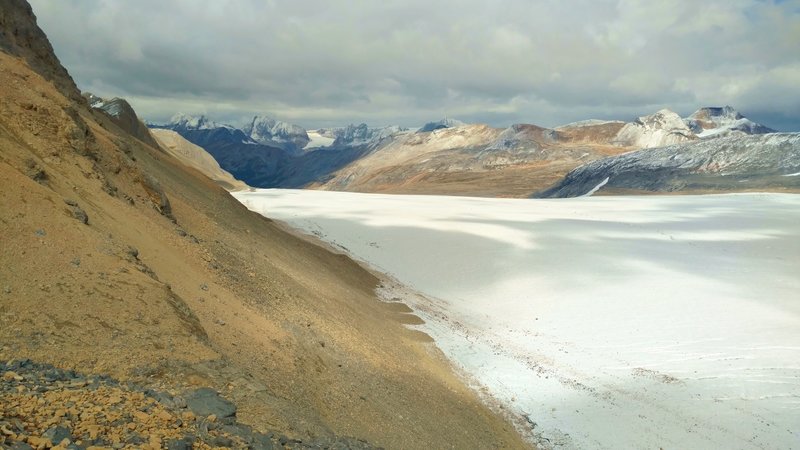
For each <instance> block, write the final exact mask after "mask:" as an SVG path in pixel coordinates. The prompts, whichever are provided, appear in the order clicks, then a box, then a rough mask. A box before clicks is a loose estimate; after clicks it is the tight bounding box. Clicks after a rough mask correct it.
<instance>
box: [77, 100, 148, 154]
mask: <svg viewBox="0 0 800 450" xmlns="http://www.w3.org/2000/svg"><path fill="white" fill-rule="evenodd" d="M82 96H83V98H85V99H86V102H87V103H89V106H91V107H92V108H94V109H96V110H99V111H102V112H103V113H105V114H106V115H107V116H108V118H109V119H111V121H112V122H113V123H114V124H116V125H117V126H118V127H120V128H121V129H122V130H123V131H125V132H127V133H128V134H130V135H131V136H133V137H135V138H136V139H139V140H140V141H142V142H144V143H145V144H147V145H150V146H151V147H153V148H160V147H159V146H158V143H157V142H156V140H155V138H154V137H153V135H152V134H150V130H149V129H148V128H147V125H145V124H144V122H142V121H141V120H140V119H139V117H138V116H137V115H136V111H134V110H133V108H132V107H131V105H130V104H129V103H128V102H127V101H126V100H125V99H122V98H119V97H114V98H112V99H104V98H100V97H98V96H96V95H94V94H92V93H91V92H84V93H82Z"/></svg>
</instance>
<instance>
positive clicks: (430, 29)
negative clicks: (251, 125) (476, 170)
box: [31, 0, 800, 130]
mask: <svg viewBox="0 0 800 450" xmlns="http://www.w3.org/2000/svg"><path fill="white" fill-rule="evenodd" d="M31 3H32V5H33V8H34V12H35V13H36V15H37V17H38V18H39V23H40V26H41V27H42V28H43V29H44V30H45V32H46V33H47V34H48V36H49V37H50V40H51V41H52V43H53V46H54V47H55V49H56V52H57V54H58V56H59V58H60V59H61V61H62V63H63V64H64V65H65V66H66V67H67V69H68V70H69V71H70V73H71V74H72V75H73V77H74V78H75V81H76V82H77V83H78V85H79V86H80V87H81V88H82V89H84V90H89V91H92V92H94V93H96V94H98V95H102V96H115V95H116V96H123V97H126V98H127V99H128V100H129V101H130V102H131V103H132V104H133V106H134V108H136V110H137V112H139V113H140V115H142V116H144V117H146V118H148V119H150V120H156V121H161V120H165V119H167V118H168V117H169V116H171V115H172V114H173V113H175V112H178V111H183V112H187V113H196V112H205V113H208V114H211V115H212V116H213V117H214V118H216V119H221V120H227V121H231V122H236V121H239V120H242V119H243V118H244V117H246V116H249V115H251V114H254V113H268V114H272V115H274V116H276V117H279V118H282V119H285V120H290V121H293V122H296V123H299V124H301V125H304V126H306V127H315V126H330V125H343V124H347V123H350V122H360V121H365V122H367V123H370V124H375V125H380V124H401V125H416V124H420V123H423V122H425V121H428V120H431V119H436V118H440V117H442V116H444V115H447V116H451V117H458V118H460V119H462V120H467V121H478V122H486V123H489V124H493V125H508V124H511V123H515V122H525V123H536V124H540V125H545V126H555V125H558V124H560V123H566V122H570V121H573V120H580V119H585V118H590V117H594V118H619V119H630V118H632V117H635V116H638V115H642V114H646V113H650V112H652V111H655V110H656V109H659V108H662V107H669V108H671V109H674V110H676V111H678V112H679V113H682V114H688V113H690V112H692V111H694V110H695V109H697V108H698V107H700V106H712V105H723V104H731V105H733V106H735V107H737V108H738V109H739V110H741V111H742V112H744V113H745V114H746V115H748V116H749V117H751V118H753V119H754V120H758V121H762V122H765V124H767V125H769V126H772V127H774V128H779V129H784V130H800V89H799V88H798V87H800V0H787V1H779V0H706V1H703V2H694V1H688V0H660V1H658V2H652V1H646V0H641V1H636V0H619V1H606V0H572V1H559V0H541V1H535V2H532V1H530V0H502V1H500V0H498V1H492V2H486V1H483V0H482V1H477V0H462V1H455V0H450V1H444V0H443V1H437V2H430V1H428V0H425V1H422V0H403V1H396V0H383V1H380V2H374V1H366V0H365V1H340V0H305V1H290V0H286V1H280V0H273V1H260V0H206V1H200V0H174V1H166V2H165V1H163V0H140V1H135V2H134V1H117V0H31Z"/></svg>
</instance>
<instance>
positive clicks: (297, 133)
mask: <svg viewBox="0 0 800 450" xmlns="http://www.w3.org/2000/svg"><path fill="white" fill-rule="evenodd" d="M242 131H243V132H244V133H245V134H246V135H248V136H249V137H250V139H252V140H253V141H255V142H258V143H259V144H263V145H268V146H271V147H281V148H284V149H286V150H287V151H290V152H297V151H300V150H302V149H303V148H305V147H306V146H307V145H308V143H309V142H310V141H311V139H310V138H309V137H308V133H307V132H306V130H305V128H303V127H301V126H299V125H294V124H291V123H288V122H282V121H280V120H275V119H273V118H271V117H267V116H255V117H253V120H252V121H250V123H248V124H247V125H245V126H244V127H243V128H242Z"/></svg>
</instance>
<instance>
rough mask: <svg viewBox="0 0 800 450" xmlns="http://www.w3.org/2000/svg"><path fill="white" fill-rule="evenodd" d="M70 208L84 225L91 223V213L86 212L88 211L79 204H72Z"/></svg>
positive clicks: (73, 215)
mask: <svg viewBox="0 0 800 450" xmlns="http://www.w3.org/2000/svg"><path fill="white" fill-rule="evenodd" d="M70 210H71V211H72V217H74V218H75V219H77V220H78V221H79V222H80V223H82V224H84V225H89V215H88V214H86V211H84V210H83V209H81V208H80V207H79V206H70Z"/></svg>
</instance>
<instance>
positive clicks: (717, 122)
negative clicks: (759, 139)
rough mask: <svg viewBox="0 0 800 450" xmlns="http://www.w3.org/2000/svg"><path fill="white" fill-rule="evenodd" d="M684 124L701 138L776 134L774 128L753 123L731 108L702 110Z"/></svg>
mask: <svg viewBox="0 0 800 450" xmlns="http://www.w3.org/2000/svg"><path fill="white" fill-rule="evenodd" d="M684 122H686V125H687V126H688V127H689V128H690V129H691V130H692V132H694V133H695V134H697V136H699V137H701V138H706V137H711V136H717V135H720V134H725V133H729V132H732V131H740V132H742V133H746V134H766V133H775V130H773V129H772V128H768V127H765V126H764V125H761V124H760V123H756V122H753V121H752V120H750V119H748V118H746V117H745V116H743V115H742V114H741V113H740V112H739V111H736V110H735V109H733V108H732V107H730V106H723V107H706V108H700V109H698V110H697V111H695V112H694V114H692V115H691V116H689V117H687V118H686V119H684Z"/></svg>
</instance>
